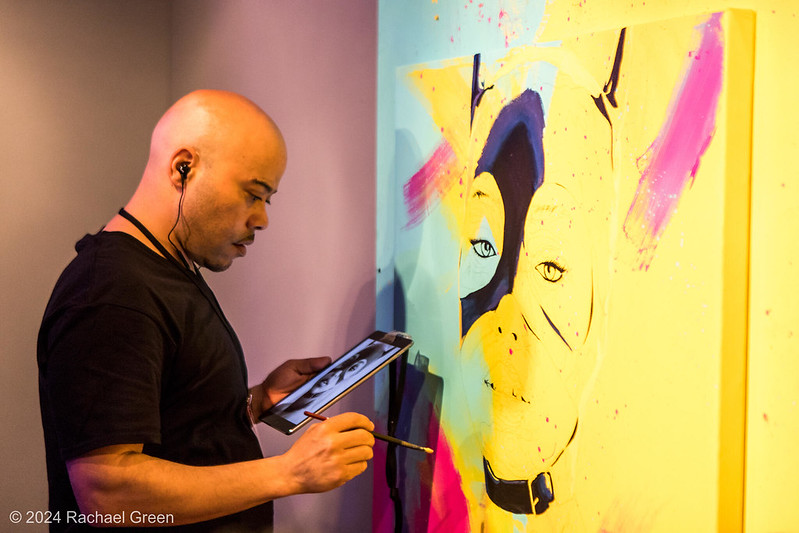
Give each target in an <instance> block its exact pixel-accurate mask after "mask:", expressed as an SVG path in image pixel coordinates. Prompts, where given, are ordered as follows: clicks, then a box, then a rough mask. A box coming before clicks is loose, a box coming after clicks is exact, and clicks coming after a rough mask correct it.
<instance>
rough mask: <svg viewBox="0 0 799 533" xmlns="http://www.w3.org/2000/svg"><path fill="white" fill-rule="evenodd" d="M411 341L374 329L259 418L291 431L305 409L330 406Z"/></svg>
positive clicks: (282, 429) (301, 421)
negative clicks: (374, 330)
mask: <svg viewBox="0 0 799 533" xmlns="http://www.w3.org/2000/svg"><path fill="white" fill-rule="evenodd" d="M411 344H413V343H412V341H411V340H410V339H409V338H407V337H402V336H397V335H394V334H386V333H383V332H382V331H376V332H374V333H373V334H372V335H370V336H369V337H367V338H366V339H364V340H363V341H361V342H360V343H358V344H357V345H356V346H354V347H353V348H352V349H351V350H349V351H348V352H347V353H345V354H344V355H342V356H341V357H339V358H338V359H336V360H335V361H333V362H332V363H331V364H330V365H328V366H327V367H326V368H325V369H323V370H322V371H321V372H319V374H317V375H316V376H314V377H313V378H311V379H310V380H308V381H307V382H306V383H304V384H303V385H302V386H300V387H299V388H298V389H297V390H295V391H294V392H292V393H291V394H289V395H288V396H286V397H285V398H283V399H282V400H281V401H279V402H278V403H277V404H275V405H274V406H272V408H271V409H269V410H268V411H267V412H265V413H264V414H263V415H262V416H261V420H262V421H264V422H266V423H267V424H269V425H270V426H272V427H274V428H276V429H278V430H280V431H282V432H284V433H292V432H294V431H295V430H296V429H298V428H299V427H300V426H302V425H303V424H304V423H305V422H307V421H308V417H307V416H306V415H305V414H304V412H305V411H310V412H314V413H315V412H320V411H323V410H324V409H326V408H327V407H329V406H331V405H332V404H334V403H335V402H336V401H338V399H339V398H341V397H342V396H344V395H345V394H346V393H348V392H349V391H351V390H352V389H354V388H355V387H356V386H358V385H360V384H361V383H363V382H364V381H366V380H367V379H368V378H369V377H371V376H372V375H374V374H375V373H376V372H377V371H378V370H380V369H381V368H383V367H384V366H386V365H387V364H388V363H389V362H391V361H392V360H394V359H396V358H397V357H398V356H399V355H400V354H401V353H402V352H404V351H405V350H407V349H408V348H409V347H410V345H411Z"/></svg>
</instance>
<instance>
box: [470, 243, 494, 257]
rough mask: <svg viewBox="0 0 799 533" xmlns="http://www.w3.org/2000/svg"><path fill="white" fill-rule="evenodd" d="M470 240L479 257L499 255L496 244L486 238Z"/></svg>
mask: <svg viewBox="0 0 799 533" xmlns="http://www.w3.org/2000/svg"><path fill="white" fill-rule="evenodd" d="M470 242H471V243H472V250H474V253H476V254H477V257H482V258H483V259H487V258H489V257H493V256H495V255H497V251H496V250H495V249H494V245H493V244H491V243H490V242H488V241H486V240H483V239H472V240H471V241H470Z"/></svg>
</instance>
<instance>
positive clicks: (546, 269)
mask: <svg viewBox="0 0 799 533" xmlns="http://www.w3.org/2000/svg"><path fill="white" fill-rule="evenodd" d="M535 269H536V270H537V271H538V273H539V274H541V277H542V278H544V279H545V280H547V281H549V282H550V283H555V282H558V281H560V279H561V278H562V277H563V273H564V272H566V269H565V268H563V267H562V266H560V265H559V264H557V263H556V262H554V261H544V262H542V263H538V265H537V266H536V267H535Z"/></svg>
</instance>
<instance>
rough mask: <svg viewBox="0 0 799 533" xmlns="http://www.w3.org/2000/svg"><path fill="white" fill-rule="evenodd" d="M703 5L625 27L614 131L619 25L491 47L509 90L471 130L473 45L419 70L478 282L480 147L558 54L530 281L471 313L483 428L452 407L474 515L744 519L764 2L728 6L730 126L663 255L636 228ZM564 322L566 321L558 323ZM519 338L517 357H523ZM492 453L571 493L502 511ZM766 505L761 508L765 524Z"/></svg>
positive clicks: (493, 242) (469, 396)
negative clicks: (491, 479)
mask: <svg viewBox="0 0 799 533" xmlns="http://www.w3.org/2000/svg"><path fill="white" fill-rule="evenodd" d="M556 4H557V2H556ZM564 5H565V4H563V3H561V4H560V6H561V7H562V6H564ZM581 6H582V3H581ZM572 9H577V8H576V7H574V6H567V9H565V11H561V13H560V14H558V6H555V7H553V8H552V11H551V13H550V19H549V21H550V22H549V23H548V25H547V28H546V31H545V32H544V34H543V35H544V36H550V37H552V36H555V35H559V34H558V31H559V30H563V29H564V28H565V27H566V26H565V25H562V26H559V25H558V22H559V21H561V22H562V21H563V19H564V18H568V17H570V16H571V15H569V16H568V17H564V16H563V12H566V13H572V11H571V10H572ZM581 13H582V11H581ZM703 20H705V18H704V17H703V16H694V17H683V18H679V19H674V20H669V21H664V22H657V23H652V24H648V25H641V26H637V27H631V28H630V29H629V31H628V38H627V41H626V43H625V56H624V63H623V71H622V72H623V74H622V78H621V82H620V87H619V90H618V93H617V97H618V99H619V106H618V108H616V109H610V110H609V111H610V113H611V121H612V122H613V129H612V130H611V128H610V127H609V125H608V122H607V121H606V120H605V119H604V118H603V117H602V116H601V115H600V114H599V113H598V112H597V109H596V107H595V106H594V104H593V101H592V99H591V97H592V96H597V95H599V94H600V93H601V91H602V85H603V83H604V82H605V81H606V80H607V77H608V75H609V73H610V68H611V66H612V60H613V53H614V51H615V45H616V40H617V38H618V30H609V31H604V32H598V33H596V34H593V35H583V36H581V37H573V38H568V39H564V40H563V41H562V44H561V46H560V47H557V48H540V47H535V46H525V47H520V48H517V49H514V50H512V51H511V52H510V53H509V54H508V55H507V56H506V57H504V58H501V59H499V60H497V61H495V62H492V63H487V64H484V65H483V68H482V70H481V78H482V79H486V80H490V81H489V83H491V84H494V85H495V87H494V88H493V89H492V90H489V91H487V92H486V93H485V95H484V98H483V100H482V102H481V104H480V106H479V107H478V113H477V114H476V115H475V121H474V124H473V125H472V127H471V130H470V128H469V109H468V105H466V104H467V103H468V95H469V93H470V82H471V65H472V62H471V58H464V59H462V60H455V61H451V62H448V63H447V64H446V65H443V66H436V67H435V68H433V67H427V68H419V69H416V70H414V71H412V72H411V73H410V74H409V75H408V77H407V80H408V82H409V84H410V85H411V86H412V87H413V88H414V90H415V91H416V92H417V95H418V96H419V98H420V101H421V102H422V103H423V104H424V105H426V106H428V111H429V113H430V116H431V117H432V118H433V120H434V122H435V123H436V125H437V126H438V127H439V128H440V129H441V134H442V137H443V138H444V139H446V141H447V142H448V143H449V144H450V145H451V146H452V148H453V151H454V153H455V155H456V159H457V163H456V164H455V165H454V167H455V169H456V170H457V171H456V172H453V177H452V180H453V186H452V188H451V189H449V193H448V194H447V195H446V196H445V198H444V199H443V205H444V206H445V207H446V208H447V212H448V213H449V214H450V224H451V229H452V230H453V232H456V233H457V235H458V238H459V240H460V243H461V245H460V278H461V282H460V288H459V290H460V291H461V296H465V295H466V294H469V293H470V292H472V291H474V290H476V289H477V288H479V287H481V286H482V285H484V284H485V283H486V282H487V281H488V279H490V276H491V274H492V268H494V267H495V263H492V262H491V261H492V259H491V257H493V256H492V255H491V253H489V252H493V253H494V254H495V255H499V256H501V255H502V253H503V250H502V243H503V231H504V223H505V219H504V211H503V207H502V198H501V195H500V193H499V190H498V188H497V187H496V183H495V182H494V180H493V177H492V176H491V175H490V174H488V173H484V174H480V175H478V176H477V177H475V178H472V176H474V175H475V172H474V170H475V167H476V163H477V159H478V158H479V155H480V151H481V149H482V146H484V145H485V140H486V138H487V137H488V133H489V131H490V128H491V125H492V124H493V121H494V119H495V118H496V116H497V115H498V113H499V112H500V111H501V109H502V108H503V107H504V106H505V105H506V104H507V102H508V101H509V100H510V99H512V98H514V97H515V96H517V95H518V94H520V92H521V91H522V90H523V89H524V88H526V84H527V82H528V81H529V79H530V78H529V77H528V75H530V74H531V73H534V72H535V71H536V70H535V69H536V68H539V67H541V65H542V64H547V65H550V66H553V67H555V68H556V69H557V76H556V78H555V80H554V85H553V86H552V87H548V89H551V94H552V98H551V101H550V102H549V104H548V108H547V127H546V129H545V134H544V147H545V153H546V157H545V163H546V172H545V175H546V177H545V184H544V186H543V187H542V188H541V189H539V191H538V192H537V193H536V194H535V195H534V197H533V200H532V201H531V204H530V206H529V210H528V213H527V218H526V220H525V223H524V245H523V247H522V251H521V254H520V257H519V261H518V265H517V269H518V272H517V275H516V278H515V282H514V290H513V292H512V293H511V294H508V295H506V296H505V297H504V298H503V299H502V300H501V301H500V303H499V305H498V307H497V308H496V309H494V310H492V311H490V312H487V313H485V314H484V315H482V316H481V317H480V318H479V319H478V320H477V322H475V323H474V325H473V326H472V327H471V328H470V330H469V332H468V333H467V334H466V336H465V337H464V338H463V339H462V345H461V349H460V352H459V353H460V355H459V357H460V359H461V360H460V363H461V365H462V367H463V368H464V370H463V373H462V375H463V380H464V382H463V389H464V391H465V393H464V394H465V397H464V398H463V401H464V402H465V403H466V404H467V405H468V408H469V411H470V414H471V416H472V420H473V422H474V428H475V430H474V431H475V433H474V434H470V433H469V432H468V431H466V430H464V428H459V427H449V426H448V422H447V419H446V418H444V419H443V420H442V425H443V427H444V430H445V433H447V434H448V435H449V436H450V438H451V439H452V442H453V443H454V444H455V449H456V450H457V451H458V453H456V456H455V461H456V466H457V467H458V469H459V471H460V472H461V476H462V481H463V482H462V489H463V491H464V494H465V495H466V497H467V500H468V504H469V509H470V521H471V524H472V529H473V530H480V529H481V528H485V530H486V531H512V530H514V529H517V530H528V531H538V530H545V531H548V530H565V531H580V530H586V531H598V530H607V531H639V530H647V531H681V530H686V524H689V526H688V529H689V530H697V531H713V530H718V531H736V530H740V529H741V528H742V527H743V502H744V477H743V464H744V461H743V459H744V453H745V451H744V448H743V444H744V424H743V421H744V418H745V416H746V413H745V403H744V401H745V392H746V391H745V382H744V377H745V376H744V374H745V368H746V367H745V365H746V343H747V334H746V332H747V317H748V309H749V307H748V306H749V300H748V290H747V289H748V287H747V277H748V262H747V261H746V260H745V258H746V257H748V249H749V243H748V231H747V228H748V226H749V168H750V165H749V160H750V139H751V135H750V130H751V127H750V125H751V98H752V97H751V88H752V81H751V80H752V76H753V72H752V50H753V49H752V42H753V40H752V39H753V31H752V30H753V27H752V24H753V19H752V17H751V16H750V15H747V14H741V13H739V14H737V15H736V16H734V17H733V16H732V14H729V13H728V14H726V15H725V17H724V21H725V22H724V24H725V25H724V27H725V35H728V36H730V35H731V36H733V38H731V39H729V40H727V41H725V43H726V45H727V48H726V53H725V55H726V57H727V58H728V64H727V67H728V68H727V70H726V77H725V87H726V88H727V89H724V90H723V92H722V95H721V97H720V104H719V112H718V120H717V123H716V135H715V136H714V140H713V142H712V143H711V145H710V147H709V148H708V150H707V152H706V153H705V154H704V156H703V158H702V162H701V167H700V170H699V173H698V174H697V176H696V179H695V181H694V184H693V186H692V187H691V189H690V190H689V191H688V192H687V193H686V194H685V195H684V198H682V200H681V202H680V203H679V204H678V208H677V210H678V212H677V213H676V214H675V216H674V217H673V219H672V221H671V223H670V225H669V228H668V232H667V233H666V234H664V236H663V238H662V240H661V242H659V243H658V248H657V252H656V255H657V258H656V260H655V261H654V262H653V263H652V265H651V267H650V268H649V269H648V270H646V271H642V270H640V269H638V268H636V266H637V265H635V264H634V262H633V261H632V259H631V258H632V257H633V255H634V253H635V251H636V250H634V249H633V248H632V245H631V244H630V243H629V242H628V241H627V240H625V236H624V234H623V232H622V230H621V222H622V221H623V218H624V215H625V214H626V208H627V207H629V205H630V202H631V199H632V196H633V194H634V192H635V188H636V186H637V184H638V177H639V176H640V167H639V165H640V158H641V157H642V156H643V155H644V154H645V153H646V150H647V147H648V146H650V144H651V143H652V141H653V139H654V138H655V136H656V135H657V133H658V131H659V129H660V127H661V125H662V123H663V121H664V120H665V114H666V108H667V105H668V103H669V99H670V97H671V95H672V91H673V90H674V88H675V86H676V84H677V83H678V82H679V75H680V71H681V70H680V69H681V66H682V64H683V60H684V57H685V54H686V53H687V52H688V51H689V50H692V49H693V48H695V46H696V33H695V32H694V31H693V30H694V27H695V26H696V25H697V24H699V23H700V22H701V21H703ZM617 25H618V24H617ZM477 243H479V244H477ZM484 256H485V257H484ZM740 258H744V259H743V260H741V259H740ZM493 261H495V260H493ZM492 265H493V266H492ZM541 310H543V313H542V312H541ZM522 317H525V318H524V320H523V319H522ZM547 317H548V318H547ZM525 320H526V321H527V322H526V323H525ZM549 321H551V322H553V323H556V324H559V325H562V327H561V328H559V335H556V334H555V333H554V332H553V329H552V328H550V327H548V325H547V322H549ZM533 332H536V333H533ZM756 337H757V336H756V335H753V336H752V338H756ZM566 339H568V340H566ZM511 350H512V351H513V355H516V356H517V357H513V358H509V357H508V355H509V354H510V351H511ZM484 383H488V384H490V386H491V390H488V389H487V388H486V387H485V386H484ZM794 405H795V404H794ZM578 420H579V425H578V429H579V430H578V432H577V433H576V438H575V440H573V441H570V438H571V435H572V433H573V431H574V428H575V426H576V425H577V423H578ZM750 430H751V428H750ZM750 434H751V433H750ZM473 440H474V441H475V443H474V444H470V445H468V446H466V445H465V446H463V447H458V444H460V443H467V442H471V441H473ZM750 442H751V438H750ZM476 449H477V450H478V451H479V453H475V451H476ZM749 456H750V458H751V450H750V455H749ZM482 457H486V458H487V459H488V460H489V461H490V462H491V464H492V467H493V469H494V471H495V473H496V474H497V475H499V476H500V477H507V478H508V479H532V478H533V477H535V475H536V474H537V473H538V472H541V471H544V470H546V471H550V472H551V474H552V477H553V483H554V485H555V486H556V487H557V489H556V502H555V503H554V504H553V505H552V507H551V508H550V510H548V511H547V513H545V514H544V515H541V516H532V515H530V516H526V517H520V516H518V515H512V514H510V513H507V512H505V511H503V510H502V509H499V508H498V507H496V506H495V505H494V504H493V503H492V502H491V501H490V500H489V499H488V498H486V496H485V494H484V492H483V491H482V465H481V464H480V461H481V459H482ZM750 479H751V478H750ZM770 494H772V495H774V493H773V492H772V493H770ZM764 499H765V498H762V497H758V498H756V499H751V498H750V500H749V502H750V503H749V504H748V505H749V506H751V507H753V508H757V506H759V505H763V500H764ZM755 513H756V512H755ZM752 516H756V514H755V515H752ZM784 517H786V518H785V520H787V522H780V523H790V522H789V521H790V520H791V518H790V514H789V512H786V514H784ZM755 520H756V518H752V519H750V521H749V522H748V523H747V525H748V526H749V528H750V529H751V530H753V531H759V530H761V529H759V528H760V526H759V525H758V523H756V522H755Z"/></svg>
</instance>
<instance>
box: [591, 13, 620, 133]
mask: <svg viewBox="0 0 799 533" xmlns="http://www.w3.org/2000/svg"><path fill="white" fill-rule="evenodd" d="M626 34H627V28H622V29H621V31H620V32H619V42H618V43H617V44H616V57H615V58H614V59H613V68H612V69H611V71H610V76H609V77H608V81H607V83H605V86H604V87H603V88H602V94H600V95H598V96H594V97H593V99H594V103H595V104H596V106H597V108H598V109H599V112H600V113H602V116H604V117H605V118H606V119H607V121H608V122H610V123H611V125H613V123H612V121H611V120H610V115H609V114H608V107H607V106H608V105H610V106H611V107H614V108H616V107H618V106H619V104H618V103H617V102H616V87H617V86H618V85H619V72H620V71H621V58H622V56H623V55H624V37H625V35H626ZM606 102H607V104H606Z"/></svg>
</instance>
